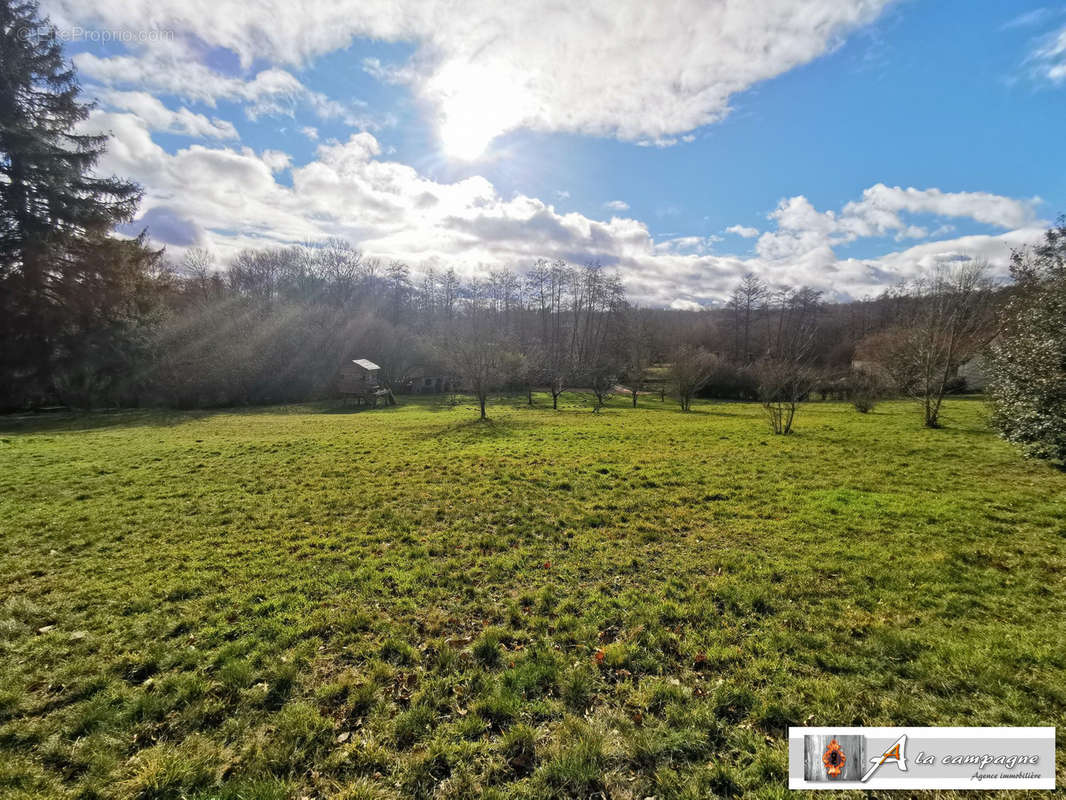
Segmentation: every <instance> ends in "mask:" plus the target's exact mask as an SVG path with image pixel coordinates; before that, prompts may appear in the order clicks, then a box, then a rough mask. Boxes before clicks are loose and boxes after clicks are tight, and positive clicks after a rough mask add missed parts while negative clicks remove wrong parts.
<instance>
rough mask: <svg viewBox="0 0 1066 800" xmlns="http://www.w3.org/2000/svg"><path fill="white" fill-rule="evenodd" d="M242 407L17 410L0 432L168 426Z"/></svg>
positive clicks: (3, 418) (1, 418)
mask: <svg viewBox="0 0 1066 800" xmlns="http://www.w3.org/2000/svg"><path fill="white" fill-rule="evenodd" d="M244 410H246V409H229V408H217V409H197V410H193V411H179V410H177V409H172V408H167V409H158V408H152V409H146V408H138V409H127V408H124V409H110V410H102V411H71V410H69V409H63V410H56V411H43V412H21V413H17V414H5V415H3V416H0V432H2V433H7V434H14V435H28V434H37V433H62V432H66V431H91V430H103V429H107V428H146V427H160V428H172V427H175V426H177V425H184V424H185V423H187V422H194V421H196V420H201V419H204V418H206V417H211V416H214V415H215V414H220V413H226V414H230V413H234V412H240V411H244Z"/></svg>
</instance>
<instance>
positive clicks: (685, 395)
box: [670, 344, 718, 411]
mask: <svg viewBox="0 0 1066 800" xmlns="http://www.w3.org/2000/svg"><path fill="white" fill-rule="evenodd" d="M717 363H718V359H717V358H716V357H715V355H714V354H713V353H710V352H708V351H707V350H705V349H704V348H702V347H695V346H693V345H690V344H685V345H681V346H680V347H678V348H677V349H676V350H675V351H674V354H673V358H672V359H671V364H670V381H671V383H673V386H674V391H675V392H676V393H677V399H678V402H679V403H680V404H681V410H682V411H688V410H689V409H690V408H692V400H693V398H694V397H695V396H696V393H697V392H698V391H699V390H700V389H702V388H703V387H704V386H706V385H707V381H709V380H710V379H711V375H712V374H713V373H714V368H715V366H716V365H717Z"/></svg>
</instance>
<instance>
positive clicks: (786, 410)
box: [754, 356, 815, 436]
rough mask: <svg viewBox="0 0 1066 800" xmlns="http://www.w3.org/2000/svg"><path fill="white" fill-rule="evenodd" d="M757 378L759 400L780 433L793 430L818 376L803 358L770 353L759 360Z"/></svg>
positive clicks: (775, 430)
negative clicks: (797, 412) (797, 416)
mask: <svg viewBox="0 0 1066 800" xmlns="http://www.w3.org/2000/svg"><path fill="white" fill-rule="evenodd" d="M754 371H755V379H756V380H757V381H758V385H759V402H760V403H762V407H763V410H764V411H765V412H766V416H767V417H768V418H769V420H770V428H771V429H772V430H773V432H774V433H775V434H777V435H778V436H786V435H788V434H789V433H791V432H792V422H793V420H795V418H796V410H797V408H799V404H800V403H802V402H803V401H804V400H806V399H807V396H808V395H809V394H810V391H811V387H812V386H813V384H814V381H815V377H814V373H813V371H812V370H811V369H810V368H809V367H808V366H806V365H805V364H804V363H803V362H802V359H790V358H781V357H777V358H775V357H772V356H767V357H765V358H762V359H761V360H759V361H758V362H756V364H755V367H754Z"/></svg>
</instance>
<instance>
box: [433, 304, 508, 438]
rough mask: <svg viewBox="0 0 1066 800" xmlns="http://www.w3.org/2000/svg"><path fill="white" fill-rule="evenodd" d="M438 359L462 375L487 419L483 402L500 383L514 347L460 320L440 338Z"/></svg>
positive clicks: (506, 373) (503, 379)
mask: <svg viewBox="0 0 1066 800" xmlns="http://www.w3.org/2000/svg"><path fill="white" fill-rule="evenodd" d="M440 358H441V361H442V362H443V363H445V364H447V365H448V368H449V369H450V370H452V371H453V372H455V374H457V375H458V376H459V377H460V378H462V381H463V385H464V387H465V388H466V389H468V390H469V391H470V393H471V394H473V395H474V397H476V398H477V401H478V406H479V407H480V409H481V419H487V415H486V413H485V403H486V402H487V400H488V397H489V395H490V394H491V393H492V392H493V391H495V390H496V389H499V388H500V387H501V386H503V384H504V382H505V381H506V378H507V375H508V373H509V371H510V368H511V366H512V364H513V362H514V351H513V350H512V349H511V348H510V347H508V346H507V344H506V343H505V342H504V341H503V340H502V339H500V338H499V337H496V336H493V335H489V332H488V331H483V330H478V328H477V326H475V325H471V324H469V321H468V320H462V321H461V322H460V323H458V324H457V325H455V326H453V329H452V330H451V331H450V332H449V334H447V335H446V336H445V338H444V340H443V341H442V342H441V353H440Z"/></svg>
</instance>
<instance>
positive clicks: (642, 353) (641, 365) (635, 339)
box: [621, 309, 651, 408]
mask: <svg viewBox="0 0 1066 800" xmlns="http://www.w3.org/2000/svg"><path fill="white" fill-rule="evenodd" d="M624 337H625V338H624V342H623V346H622V362H623V363H622V369H621V378H622V380H623V381H625V383H626V384H627V385H628V387H629V394H630V397H631V398H632V400H633V408H636V407H637V396H638V395H639V394H640V390H641V389H643V388H644V379H645V378H644V376H645V373H646V372H647V370H648V367H650V366H651V330H650V326H649V325H648V321H647V319H646V316H645V315H644V314H643V313H642V311H641V310H640V309H630V310H629V312H628V313H627V314H626V326H625V332H624Z"/></svg>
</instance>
